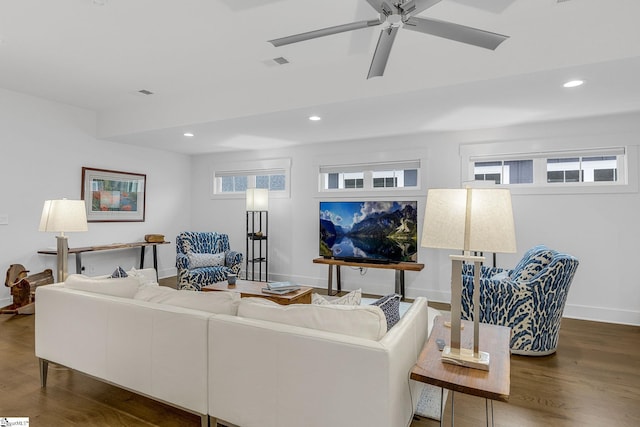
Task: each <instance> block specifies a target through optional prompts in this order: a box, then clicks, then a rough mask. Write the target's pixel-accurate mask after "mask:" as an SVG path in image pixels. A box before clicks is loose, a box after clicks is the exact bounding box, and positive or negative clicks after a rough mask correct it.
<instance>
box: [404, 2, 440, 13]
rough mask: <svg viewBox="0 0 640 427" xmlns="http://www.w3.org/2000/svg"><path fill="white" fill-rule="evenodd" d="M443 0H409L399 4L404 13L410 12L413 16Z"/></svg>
mask: <svg viewBox="0 0 640 427" xmlns="http://www.w3.org/2000/svg"><path fill="white" fill-rule="evenodd" d="M441 1H442V0H409V1H407V2H404V3H403V4H401V5H400V6H398V7H399V8H400V9H401V10H402V13H403V15H405V14H409V15H411V16H414V15H417V14H419V13H420V12H424V11H425V10H427V9H429V8H430V7H432V6H435V5H436V4H438V3H440V2H441Z"/></svg>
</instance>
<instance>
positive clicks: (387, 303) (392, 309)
mask: <svg viewBox="0 0 640 427" xmlns="http://www.w3.org/2000/svg"><path fill="white" fill-rule="evenodd" d="M401 298H402V296H400V295H398V294H391V295H386V296H384V297H382V298H380V299H379V300H377V301H374V302H372V303H371V305H375V306H378V307H380V309H381V310H382V312H383V313H384V317H385V318H386V320H387V330H389V329H391V328H393V326H394V325H395V324H396V323H398V321H399V320H400V299H401Z"/></svg>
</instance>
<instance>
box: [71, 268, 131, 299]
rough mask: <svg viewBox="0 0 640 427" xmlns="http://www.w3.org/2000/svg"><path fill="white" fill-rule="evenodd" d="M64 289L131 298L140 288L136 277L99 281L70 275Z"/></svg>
mask: <svg viewBox="0 0 640 427" xmlns="http://www.w3.org/2000/svg"><path fill="white" fill-rule="evenodd" d="M64 287H65V288H69V289H75V290H78V291H85V292H94V293H97V294H104V295H111V296H114V297H121V298H133V296H134V295H135V294H136V292H138V287H140V280H138V278H137V277H121V278H117V279H111V278H106V279H101V278H95V277H88V276H85V275H83V274H71V275H70V276H69V277H67V280H65V282H64Z"/></svg>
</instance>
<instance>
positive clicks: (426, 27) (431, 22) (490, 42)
mask: <svg viewBox="0 0 640 427" xmlns="http://www.w3.org/2000/svg"><path fill="white" fill-rule="evenodd" d="M404 28H406V29H407V30H411V31H418V32H421V33H425V34H431V35H433V36H438V37H443V38H445V39H449V40H455V41H458V42H461V43H466V44H470V45H474V46H478V47H484V48H485V49H491V50H495V48H497V47H498V46H499V45H500V43H502V42H503V41H505V40H506V39H508V38H509V36H504V35H502V34H497V33H492V32H489V31H484V30H479V29H477V28H472V27H467V26H464V25H460V24H454V23H452V22H446V21H439V20H437V19H427V18H418V17H415V16H414V17H411V18H409V19H408V20H406V21H405V23H404Z"/></svg>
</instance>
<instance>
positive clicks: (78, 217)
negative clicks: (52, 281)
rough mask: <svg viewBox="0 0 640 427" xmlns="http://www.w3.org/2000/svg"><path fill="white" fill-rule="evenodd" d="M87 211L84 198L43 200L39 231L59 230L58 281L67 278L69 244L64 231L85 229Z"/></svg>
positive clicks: (55, 231) (57, 237)
mask: <svg viewBox="0 0 640 427" xmlns="http://www.w3.org/2000/svg"><path fill="white" fill-rule="evenodd" d="M87 229H88V228H87V211H86V208H85V204H84V200H67V199H62V200H45V202H44V207H43V208H42V217H41V218H40V227H39V230H40V231H47V232H54V233H57V232H60V235H59V236H56V239H58V251H57V253H58V282H64V281H65V279H66V278H67V257H68V255H69V245H68V241H67V236H65V235H64V233H65V232H66V233H68V232H75V231H87Z"/></svg>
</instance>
